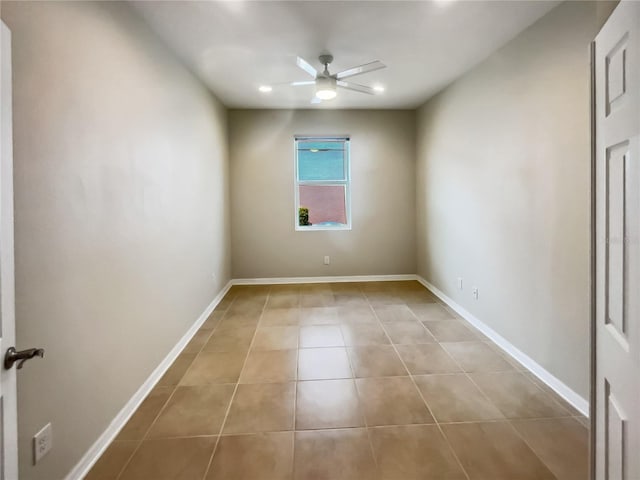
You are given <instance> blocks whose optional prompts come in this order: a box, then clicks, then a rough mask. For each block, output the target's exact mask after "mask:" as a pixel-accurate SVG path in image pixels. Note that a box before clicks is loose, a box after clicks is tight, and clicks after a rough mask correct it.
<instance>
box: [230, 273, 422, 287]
mask: <svg viewBox="0 0 640 480" xmlns="http://www.w3.org/2000/svg"><path fill="white" fill-rule="evenodd" d="M417 279H418V277H417V276H416V275H415V274H413V273H409V274H403V275H351V276H338V277H280V278H235V279H233V280H231V283H232V284H233V285H272V284H286V283H339V282H393V281H401V280H417Z"/></svg>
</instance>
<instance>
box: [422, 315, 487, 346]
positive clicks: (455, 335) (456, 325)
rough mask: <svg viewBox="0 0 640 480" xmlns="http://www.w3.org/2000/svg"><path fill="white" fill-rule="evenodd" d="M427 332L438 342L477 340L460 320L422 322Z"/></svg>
mask: <svg viewBox="0 0 640 480" xmlns="http://www.w3.org/2000/svg"><path fill="white" fill-rule="evenodd" d="M423 324H424V326H425V327H427V330H429V332H430V333H431V335H433V336H434V337H435V338H436V340H438V341H439V342H467V341H474V340H476V341H477V340H479V337H478V335H477V334H476V333H475V332H474V331H473V330H472V329H471V328H469V327H467V326H466V325H465V324H464V323H462V322H461V321H460V320H455V319H450V320H436V321H426V322H423Z"/></svg>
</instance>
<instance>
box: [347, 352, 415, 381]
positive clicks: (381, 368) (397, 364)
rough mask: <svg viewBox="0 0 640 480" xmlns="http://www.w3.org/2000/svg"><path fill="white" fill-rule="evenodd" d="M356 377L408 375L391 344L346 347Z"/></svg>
mask: <svg viewBox="0 0 640 480" xmlns="http://www.w3.org/2000/svg"><path fill="white" fill-rule="evenodd" d="M347 351H348V353H349V357H350V358H351V365H352V366H353V371H354V373H355V376H356V377H396V376H405V375H408V372H407V370H406V369H405V368H404V365H403V364H402V362H401V361H400V357H399V356H398V354H397V353H396V351H395V349H394V348H393V347H392V346H391V345H376V346H368V347H352V348H349V349H347Z"/></svg>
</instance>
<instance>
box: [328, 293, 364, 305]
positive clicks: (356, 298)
mask: <svg viewBox="0 0 640 480" xmlns="http://www.w3.org/2000/svg"><path fill="white" fill-rule="evenodd" d="M333 304H334V305H335V306H341V307H366V308H369V302H367V299H366V298H365V296H364V295H363V294H361V293H334V295H333Z"/></svg>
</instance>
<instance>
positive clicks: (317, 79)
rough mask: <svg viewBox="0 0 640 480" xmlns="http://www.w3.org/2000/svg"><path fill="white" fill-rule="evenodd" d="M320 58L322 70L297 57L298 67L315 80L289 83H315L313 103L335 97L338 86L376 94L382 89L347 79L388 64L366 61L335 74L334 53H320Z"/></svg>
mask: <svg viewBox="0 0 640 480" xmlns="http://www.w3.org/2000/svg"><path fill="white" fill-rule="evenodd" d="M318 60H320V63H321V64H322V65H324V70H323V71H322V72H318V71H317V70H316V69H315V68H313V67H312V66H311V64H310V63H309V62H307V61H306V60H305V59H304V58H301V57H297V59H296V65H298V67H300V68H301V69H302V70H304V71H305V72H307V73H308V74H309V75H310V76H312V77H313V78H314V80H308V81H302V82H291V83H289V84H288V85H291V86H293V87H300V86H303V85H315V86H316V95H315V97H314V98H313V99H312V100H311V103H320V102H321V101H322V100H331V99H333V98H335V97H336V95H337V92H336V90H337V87H340V88H345V89H347V90H353V91H354V92H360V93H367V94H369V95H375V94H376V93H379V92H381V91H382V89H381V87H378V88H371V87H367V86H365V85H360V84H358V83H352V82H346V81H345V79H346V78H350V77H355V76H356V75H362V74H363V73H369V72H373V71H375V70H380V69H381V68H386V65H385V64H384V63H382V62H381V61H379V60H375V61H373V62H370V63H365V64H364V65H359V66H357V67H351V68H348V69H347V70H343V71H341V72H338V73H334V74H331V73H330V72H329V65H330V64H331V62H333V55H329V54H324V55H320V56H319V57H318Z"/></svg>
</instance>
